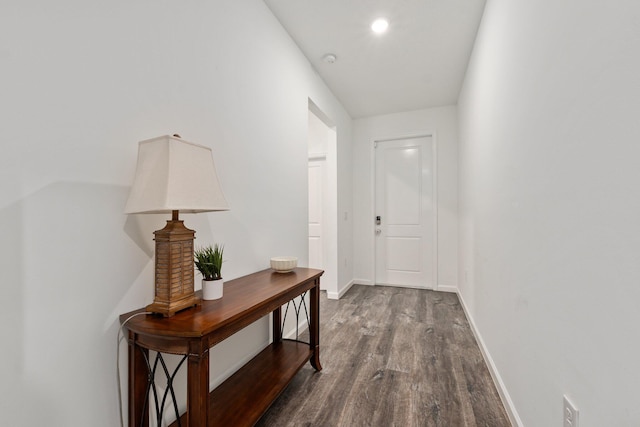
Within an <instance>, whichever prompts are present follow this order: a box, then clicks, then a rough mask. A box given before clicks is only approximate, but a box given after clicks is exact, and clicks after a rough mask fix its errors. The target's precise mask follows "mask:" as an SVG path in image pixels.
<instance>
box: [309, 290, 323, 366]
mask: <svg viewBox="0 0 640 427" xmlns="http://www.w3.org/2000/svg"><path fill="white" fill-rule="evenodd" d="M309 302H310V303H311V319H310V325H309V344H310V346H311V350H312V351H313V354H312V355H311V360H310V362H311V366H313V368H314V369H315V370H316V371H321V370H322V365H320V279H319V278H318V279H316V280H315V286H314V287H313V288H312V289H311V297H310V301H309Z"/></svg>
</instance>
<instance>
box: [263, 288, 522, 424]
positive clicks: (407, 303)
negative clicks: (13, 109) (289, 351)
mask: <svg viewBox="0 0 640 427" xmlns="http://www.w3.org/2000/svg"><path fill="white" fill-rule="evenodd" d="M303 338H304V339H306V337H303ZM320 362H321V363H322V366H323V370H322V371H321V372H317V373H316V372H315V371H314V370H313V368H311V366H309V365H308V364H307V365H306V366H305V367H304V368H303V369H302V370H301V371H300V372H299V373H298V374H297V375H296V377H295V378H294V379H293V381H292V382H291V384H289V386H288V387H287V389H286V390H285V391H284V392H283V393H282V394H281V395H280V397H279V398H278V399H277V400H276V401H275V402H274V404H273V405H272V406H271V408H270V409H269V411H268V412H267V413H266V414H265V415H264V416H263V417H262V419H261V420H260V421H259V422H258V424H256V426H259V427H285V426H287V427H293V426H319V427H331V426H340V427H358V426H373V427H392V426H396V427H405V426H407V427H408V426H415V427H418V426H429V427H431V426H434V427H435V426H438V427H441V426H442V427H444V426H451V427H458V426H483V427H485V426H487V427H489V426H490V427H502V426H511V424H510V423H509V420H508V417H507V415H506V413H505V410H504V407H503V406H502V403H501V401H500V398H499V396H498V393H497V390H496V388H495V386H494V384H493V381H492V380H491V376H490V374H489V371H488V370H487V367H486V365H485V362H484V360H483V358H482V354H481V353H480V349H479V348H478V345H477V344H476V341H475V339H474V337H473V334H472V332H471V329H470V328H469V323H468V322H467V319H466V318H465V316H464V312H463V310H462V307H461V306H460V303H459V301H458V297H457V296H456V295H455V294H451V293H442V292H433V291H428V290H417V289H405V288H392V287H379V286H376V287H372V286H360V285H355V286H353V287H352V288H351V289H350V290H349V291H348V292H347V294H345V296H344V297H343V298H342V299H340V300H338V301H335V300H329V299H327V298H326V294H324V293H323V295H322V298H321V301H320Z"/></svg>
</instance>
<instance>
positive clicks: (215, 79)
mask: <svg viewBox="0 0 640 427" xmlns="http://www.w3.org/2000/svg"><path fill="white" fill-rule="evenodd" d="M2 9H3V10H2V13H1V14H0V69H1V70H2V78H1V79H0V94H1V95H0V117H1V118H2V119H1V120H2V135H0V141H2V152H3V153H2V156H0V194H2V199H1V200H2V201H1V202H0V224H2V225H1V226H0V229H1V232H2V239H0V271H1V287H0V292H1V300H2V303H3V309H2V310H1V311H0V334H1V335H0V336H1V337H2V340H3V343H4V344H3V345H4V347H3V351H2V356H0V357H1V360H0V362H1V363H0V369H1V370H2V381H1V382H0V384H1V385H0V414H2V417H3V421H2V422H3V423H4V424H6V425H14V426H36V425H48V426H70V425H87V426H89V425H90V426H109V427H111V426H114V425H117V424H118V418H117V410H116V408H117V406H116V380H115V355H116V354H115V347H116V329H117V325H118V320H117V316H118V315H119V314H120V313H123V312H126V311H129V310H132V309H135V308H138V307H141V306H143V305H145V304H147V303H149V302H151V300H152V298H153V296H152V294H153V241H152V240H151V239H152V234H151V233H152V231H153V230H155V229H158V228H161V227H162V226H163V224H164V221H165V219H166V218H164V216H162V215H131V216H126V215H124V214H123V209H124V204H125V201H126V198H127V195H128V191H129V187H130V185H131V182H132V179H133V173H134V168H135V162H136V152H137V142H138V141H139V140H142V139H146V138H150V137H155V136H159V135H163V134H167V133H174V132H177V133H180V134H181V135H182V136H183V138H185V139H186V140H191V141H194V142H198V143H201V144H205V145H209V146H211V147H212V149H213V153H214V159H215V161H216V166H217V169H218V174H219V177H220V181H221V184H222V187H223V189H224V191H225V194H226V197H227V200H228V202H229V205H230V206H231V211H229V212H221V213H211V214H200V215H184V216H183V217H184V219H185V222H186V224H187V225H188V226H190V227H191V228H194V229H195V230H196V238H197V240H196V244H199V243H201V244H204V243H209V242H213V241H215V242H220V243H224V244H225V255H226V258H227V261H226V262H225V265H224V270H223V272H224V276H225V279H232V278H235V277H238V276H241V275H244V274H247V273H250V272H253V271H256V270H259V269H263V268H267V267H268V262H269V258H270V257H271V256H273V255H275V254H283V253H285V254H292V255H297V256H298V257H299V259H300V260H306V258H307V144H306V142H307V111H308V99H309V98H311V99H313V101H314V102H315V104H316V105H318V106H319V108H321V109H322V110H323V111H325V112H326V114H327V115H328V116H330V117H331V119H332V120H333V122H334V123H336V127H337V131H338V144H339V147H338V155H339V156H344V158H343V159H340V162H339V164H338V178H339V179H341V180H343V181H344V182H345V185H344V187H340V188H339V195H338V204H339V208H340V209H343V210H346V209H350V206H351V169H350V168H349V167H348V164H349V163H350V161H351V160H350V158H351V146H350V140H351V130H350V123H351V119H350V117H349V116H348V115H347V113H346V112H345V110H344V109H343V108H342V106H341V105H340V104H339V102H338V101H337V100H336V99H335V97H334V96H333V95H332V94H331V93H330V92H329V91H328V89H327V88H326V86H325V85H324V83H323V82H322V81H321V79H319V77H318V76H317V75H316V74H315V73H314V72H313V70H312V69H311V67H310V65H309V63H308V62H307V61H306V59H305V58H304V56H303V55H302V54H301V53H300V51H299V50H298V48H297V47H296V45H295V44H294V43H293V42H292V41H291V39H290V38H289V37H288V35H287V34H286V32H285V31H284V30H283V29H282V27H281V26H280V25H279V23H278V22H277V20H276V19H275V18H274V17H273V15H272V14H271V13H270V11H269V10H268V9H267V7H266V6H265V5H264V3H263V2H262V1H260V0H245V1H242V2H238V1H234V0H224V1H223V0H219V1H215V2H211V1H192V2H187V3H185V2H173V1H166V0H164V1H148V0H144V1H138V2H127V1H116V2H108V3H96V2H90V3H87V2H82V1H74V0H60V1H56V2H47V1H44V0H41V1H36V2H35V3H34V2H29V3H20V2H11V4H9V5H4V6H3V8H2ZM340 228H341V231H343V232H344V233H345V236H342V237H340V241H339V251H340V252H341V254H342V256H346V257H349V264H350V263H351V260H350V254H351V247H350V241H349V240H350V226H349V225H348V224H340ZM340 277H342V278H343V279H344V278H345V277H350V272H349V271H341V272H340ZM267 325H268V324H267V322H266V321H264V320H263V321H260V322H258V323H257V324H255V325H254V326H252V327H250V328H249V329H248V330H247V331H246V332H245V333H243V334H241V335H240V336H239V337H234V339H233V340H231V341H227V342H225V343H223V344H222V346H221V347H220V348H218V349H217V350H216V352H214V357H215V360H214V361H213V366H215V370H214V373H213V375H212V376H213V377H214V379H215V378H216V377H217V376H218V375H220V374H221V373H223V372H226V371H227V370H228V369H230V368H231V367H233V366H234V365H235V364H236V363H237V362H238V360H242V359H244V358H247V357H249V356H250V355H252V354H253V353H255V352H256V351H257V350H258V349H259V346H260V345H261V344H263V343H264V342H266V340H267V339H268V326H267ZM123 350H124V349H123ZM121 353H122V354H124V351H123V352H121ZM124 366H125V365H124V364H123V367H124ZM125 372H126V369H125Z"/></svg>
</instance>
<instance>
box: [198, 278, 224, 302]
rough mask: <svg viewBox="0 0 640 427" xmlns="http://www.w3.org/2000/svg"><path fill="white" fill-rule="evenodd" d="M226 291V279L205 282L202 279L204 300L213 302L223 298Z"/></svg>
mask: <svg viewBox="0 0 640 427" xmlns="http://www.w3.org/2000/svg"><path fill="white" fill-rule="evenodd" d="M223 289H224V279H219V280H204V279H202V299H205V300H212V299H220V298H222V290H223Z"/></svg>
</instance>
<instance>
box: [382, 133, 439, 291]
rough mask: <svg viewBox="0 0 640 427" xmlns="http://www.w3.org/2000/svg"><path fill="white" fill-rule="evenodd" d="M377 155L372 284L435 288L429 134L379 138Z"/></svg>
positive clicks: (431, 156)
mask: <svg viewBox="0 0 640 427" xmlns="http://www.w3.org/2000/svg"><path fill="white" fill-rule="evenodd" d="M375 154H376V166H375V169H376V171H375V174H376V177H375V186H376V190H375V199H376V200H375V218H374V221H375V222H376V225H375V230H376V231H375V232H376V236H375V242H376V280H375V281H376V284H380V285H396V286H408V287H415V288H430V289H433V288H434V287H435V277H434V276H435V255H436V247H435V245H436V235H435V204H434V200H435V198H434V195H435V191H434V182H435V181H434V158H435V156H434V146H433V139H432V137H430V136H426V137H417V138H407V139H399V140H392V141H381V142H377V143H376V150H375Z"/></svg>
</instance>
